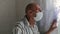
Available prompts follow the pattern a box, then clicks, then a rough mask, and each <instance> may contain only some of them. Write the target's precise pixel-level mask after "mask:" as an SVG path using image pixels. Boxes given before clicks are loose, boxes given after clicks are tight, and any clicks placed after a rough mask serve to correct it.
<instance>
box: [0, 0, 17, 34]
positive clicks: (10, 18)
mask: <svg viewBox="0 0 60 34" xmlns="http://www.w3.org/2000/svg"><path fill="white" fill-rule="evenodd" d="M15 5H16V4H15V0H0V34H11V33H12V28H13V25H14V23H15V22H16V6H15Z"/></svg>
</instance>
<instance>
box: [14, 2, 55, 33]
mask: <svg viewBox="0 0 60 34" xmlns="http://www.w3.org/2000/svg"><path fill="white" fill-rule="evenodd" d="M25 13H26V14H25V16H24V18H23V19H21V21H19V22H17V25H16V27H15V28H14V30H13V34H41V33H40V32H39V30H38V27H37V25H36V23H37V21H40V20H41V18H42V17H43V12H42V11H41V10H40V6H39V5H38V4H37V3H30V4H28V5H27V6H26V9H25ZM54 29H55V27H54V28H53V29H52V27H51V28H50V29H49V30H48V31H47V32H45V33H44V34H50V32H51V31H52V30H54Z"/></svg>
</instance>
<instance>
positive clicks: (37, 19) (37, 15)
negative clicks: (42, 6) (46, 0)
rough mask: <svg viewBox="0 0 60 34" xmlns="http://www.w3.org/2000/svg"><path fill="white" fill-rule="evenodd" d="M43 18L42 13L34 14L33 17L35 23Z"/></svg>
mask: <svg viewBox="0 0 60 34" xmlns="http://www.w3.org/2000/svg"><path fill="white" fill-rule="evenodd" d="M42 17H43V12H38V13H36V17H34V19H35V21H40V20H41V19H42Z"/></svg>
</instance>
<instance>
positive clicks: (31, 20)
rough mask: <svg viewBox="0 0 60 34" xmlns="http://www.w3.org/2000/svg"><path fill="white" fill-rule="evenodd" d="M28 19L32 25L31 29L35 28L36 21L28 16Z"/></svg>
mask: <svg viewBox="0 0 60 34" xmlns="http://www.w3.org/2000/svg"><path fill="white" fill-rule="evenodd" d="M26 18H27V20H28V22H29V24H30V25H31V27H34V24H35V20H34V19H32V18H29V17H28V16H26Z"/></svg>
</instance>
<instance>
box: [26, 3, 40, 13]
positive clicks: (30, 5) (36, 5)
mask: <svg viewBox="0 0 60 34" xmlns="http://www.w3.org/2000/svg"><path fill="white" fill-rule="evenodd" d="M37 7H39V9H40V6H39V4H37V3H30V4H28V5H27V6H26V8H25V12H26V13H27V11H28V10H37Z"/></svg>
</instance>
